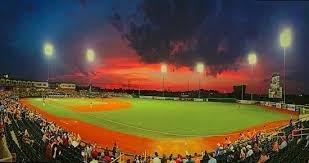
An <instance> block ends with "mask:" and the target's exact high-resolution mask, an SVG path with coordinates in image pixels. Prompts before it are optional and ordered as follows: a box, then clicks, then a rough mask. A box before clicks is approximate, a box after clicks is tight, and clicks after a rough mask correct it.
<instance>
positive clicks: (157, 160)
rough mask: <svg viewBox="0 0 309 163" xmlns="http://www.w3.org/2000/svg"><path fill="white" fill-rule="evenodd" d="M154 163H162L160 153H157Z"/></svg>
mask: <svg viewBox="0 0 309 163" xmlns="http://www.w3.org/2000/svg"><path fill="white" fill-rule="evenodd" d="M152 162H153V163H161V160H160V158H159V155H158V152H155V157H154V158H153V160H152Z"/></svg>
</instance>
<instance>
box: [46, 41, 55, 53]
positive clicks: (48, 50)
mask: <svg viewBox="0 0 309 163" xmlns="http://www.w3.org/2000/svg"><path fill="white" fill-rule="evenodd" d="M53 54H54V47H53V45H52V44H51V43H48V42H47V43H45V44H44V55H45V56H47V57H51V56H53Z"/></svg>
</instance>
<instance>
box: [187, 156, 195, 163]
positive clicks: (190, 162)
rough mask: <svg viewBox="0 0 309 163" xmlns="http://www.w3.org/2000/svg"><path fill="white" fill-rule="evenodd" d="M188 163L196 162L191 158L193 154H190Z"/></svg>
mask: <svg viewBox="0 0 309 163" xmlns="http://www.w3.org/2000/svg"><path fill="white" fill-rule="evenodd" d="M186 163H194V161H193V160H192V159H191V155H189V156H188V160H187V161H186Z"/></svg>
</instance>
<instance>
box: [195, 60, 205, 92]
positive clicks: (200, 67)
mask: <svg viewBox="0 0 309 163" xmlns="http://www.w3.org/2000/svg"><path fill="white" fill-rule="evenodd" d="M196 71H197V72H198V73H200V74H202V73H203V72H204V64H203V63H197V64H196ZM198 98H201V76H199V80H198Z"/></svg>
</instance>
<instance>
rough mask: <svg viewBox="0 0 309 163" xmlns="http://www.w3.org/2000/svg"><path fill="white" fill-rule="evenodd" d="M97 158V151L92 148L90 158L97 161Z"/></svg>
mask: <svg viewBox="0 0 309 163" xmlns="http://www.w3.org/2000/svg"><path fill="white" fill-rule="evenodd" d="M97 157H98V151H97V150H96V149H95V148H94V149H93V150H92V152H91V158H95V159H97Z"/></svg>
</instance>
